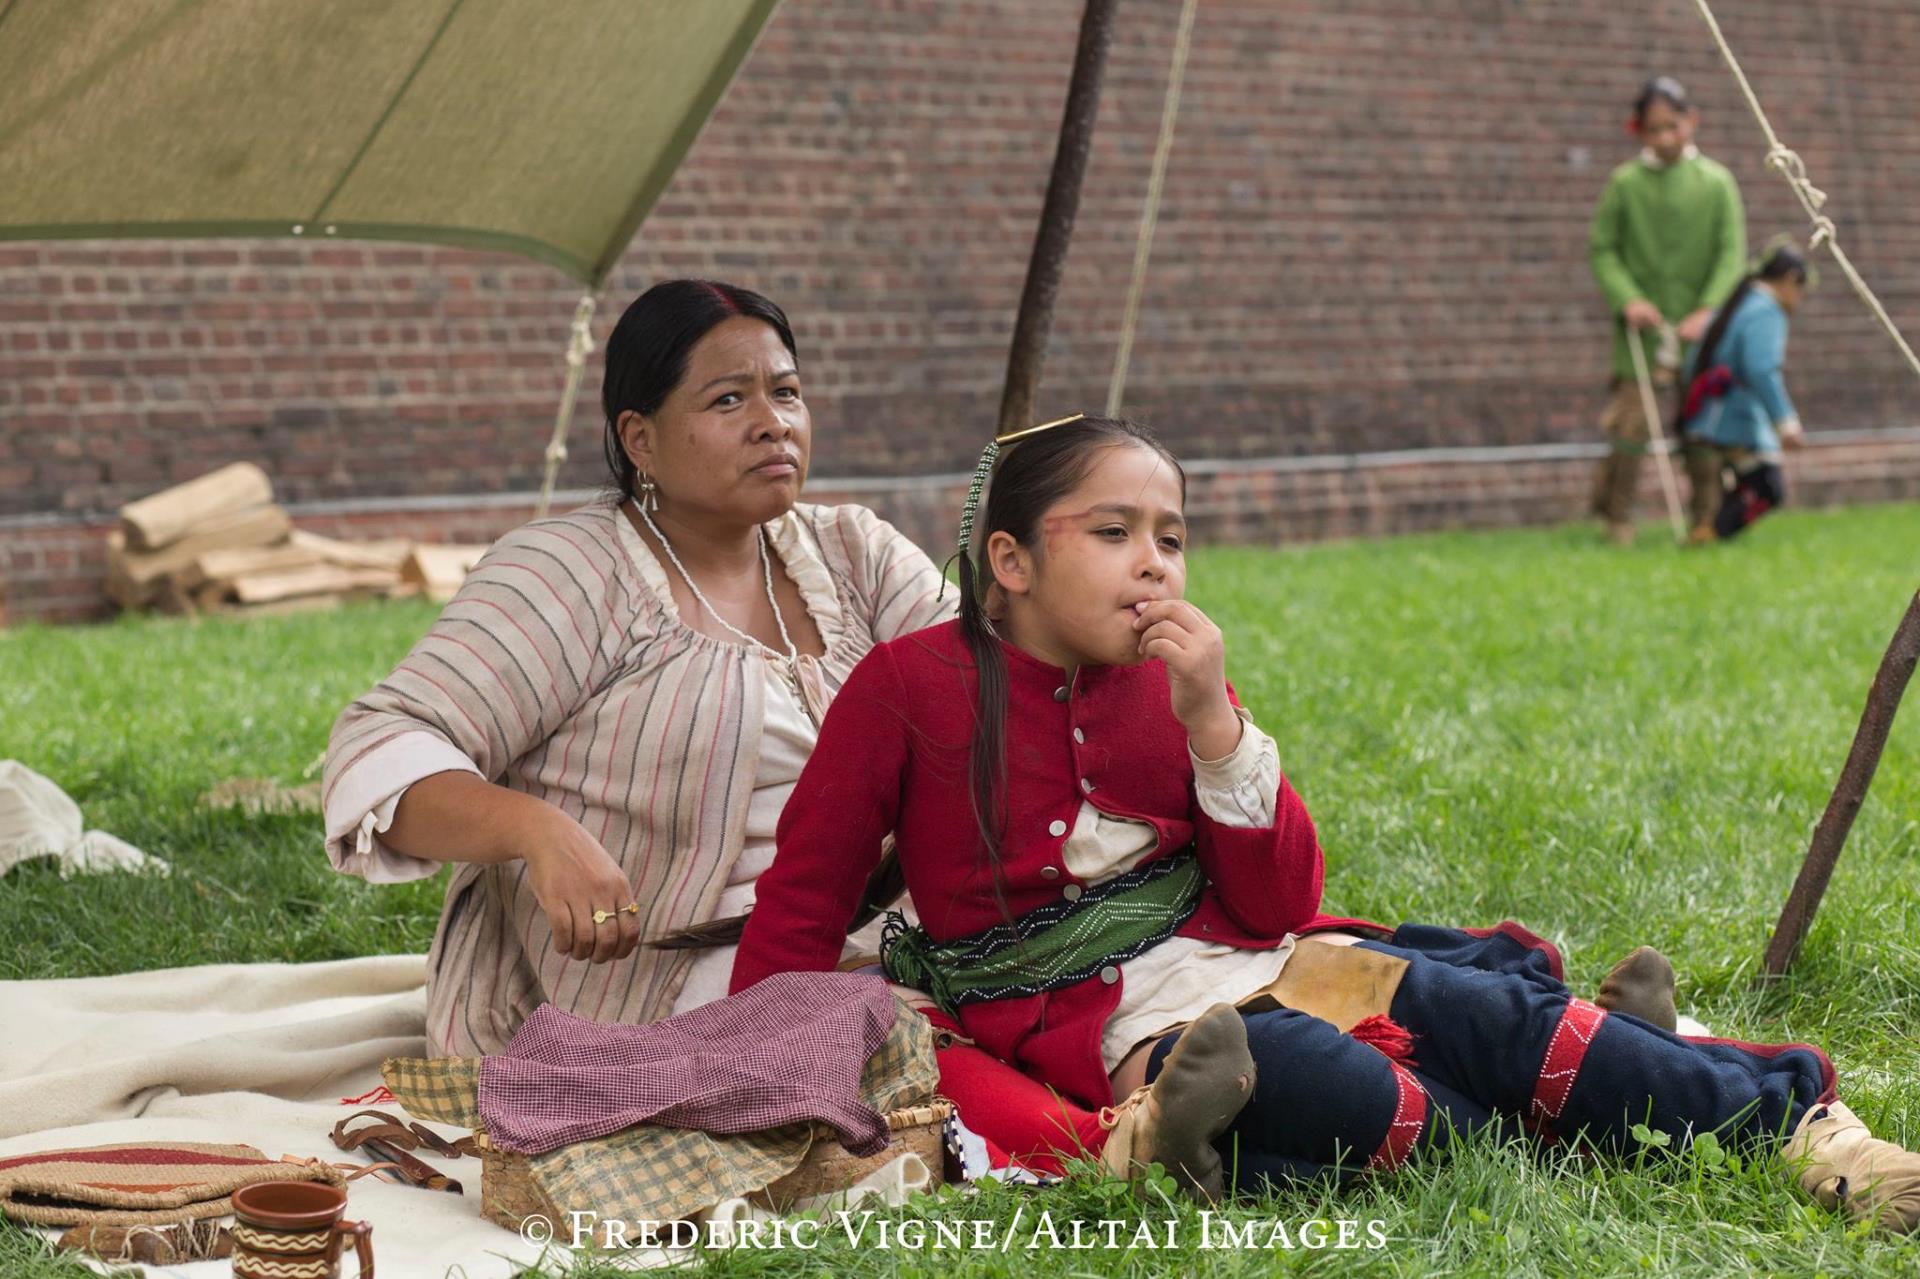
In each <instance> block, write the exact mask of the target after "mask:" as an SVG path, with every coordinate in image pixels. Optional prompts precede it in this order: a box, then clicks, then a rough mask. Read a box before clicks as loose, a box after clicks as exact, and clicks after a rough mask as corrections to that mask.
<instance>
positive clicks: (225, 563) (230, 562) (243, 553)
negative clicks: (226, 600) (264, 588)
mask: <svg viewBox="0 0 1920 1279" xmlns="http://www.w3.org/2000/svg"><path fill="white" fill-rule="evenodd" d="M326 562H327V561H326V560H324V559H322V558H321V557H320V555H319V554H317V553H316V552H314V551H311V550H309V549H307V548H306V547H304V546H300V545H297V544H295V543H293V542H276V543H274V544H273V545H271V546H231V547H227V548H225V549H223V550H218V551H208V552H207V553H206V554H205V555H201V556H198V557H197V558H195V559H194V561H193V562H192V563H191V564H188V565H187V566H186V567H185V568H183V569H181V570H180V571H179V572H178V573H176V574H174V577H175V578H176V579H177V580H178V581H179V583H180V585H181V586H183V587H185V588H186V589H187V590H189V591H195V592H197V591H199V589H200V588H201V587H203V586H207V585H219V584H224V583H227V582H231V581H233V580H234V579H235V578H237V577H248V576H251V575H253V574H255V573H275V572H284V571H285V570H287V569H294V568H308V567H311V566H312V565H315V564H324V563H326Z"/></svg>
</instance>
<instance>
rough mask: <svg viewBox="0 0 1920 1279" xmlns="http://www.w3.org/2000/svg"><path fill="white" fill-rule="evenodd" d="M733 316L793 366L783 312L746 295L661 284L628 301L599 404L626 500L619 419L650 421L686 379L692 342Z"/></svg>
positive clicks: (735, 289) (628, 475) (627, 478)
mask: <svg viewBox="0 0 1920 1279" xmlns="http://www.w3.org/2000/svg"><path fill="white" fill-rule="evenodd" d="M736 315H746V316H751V317H752V318H754V319H756V320H765V321H766V322H767V323H768V324H770V325H772V326H773V331H774V332H775V333H778V334H779V335H780V342H781V345H783V346H785V347H786V348H787V353H788V354H789V355H791V356H793V358H794V360H795V362H796V363H797V362H798V361H799V359H800V353H799V352H798V351H796V350H795V349H794V345H793V329H792V327H791V326H790V325H789V324H788V323H787V313H786V312H785V311H782V310H781V309H780V308H779V307H778V306H777V305H775V304H774V303H773V302H772V301H771V300H770V299H768V298H764V297H762V296H761V295H760V294H758V293H755V292H754V291H753V290H752V289H743V288H740V287H739V286H738V285H734V284H722V283H721V282H719V281H718V280H667V281H664V282H663V283H660V284H656V285H654V286H653V287H652V288H650V289H648V290H647V291H646V292H645V293H642V294H641V295H640V296H639V297H637V298H635V299H634V302H633V305H632V306H629V307H628V308H627V309H626V312H625V314H623V315H622V316H621V317H620V322H619V323H618V324H616V325H614V326H613V335H612V336H611V337H609V338H608V339H607V373H606V378H605V380H604V381H602V382H601V384H600V404H601V407H602V408H603V409H605V411H606V415H607V434H606V452H607V466H608V468H609V469H611V470H612V472H613V483H614V485H615V487H617V488H618V489H619V490H620V495H621V496H622V497H625V496H626V495H628V494H630V493H632V492H633V479H634V465H633V459H631V458H629V457H628V456H627V450H626V449H625V448H623V447H621V444H620V415H621V414H622V413H625V412H626V411H627V410H629V409H631V410H633V411H634V412H636V413H640V414H643V415H648V416H651V415H652V414H654V413H656V412H658V411H659V409H660V405H661V403H662V401H664V400H665V399H666V398H667V396H668V395H669V394H670V393H672V391H673V388H674V387H676V386H678V385H680V379H681V378H683V377H685V376H686V374H687V354H688V352H690V351H692V350H693V347H694V343H696V342H698V341H699V340H700V339H701V338H703V337H705V336H706V335H707V334H708V333H709V332H710V331H711V330H712V329H713V328H714V327H715V326H717V325H719V324H720V323H721V322H722V321H725V320H730V319H732V318H733V317H734V316H736Z"/></svg>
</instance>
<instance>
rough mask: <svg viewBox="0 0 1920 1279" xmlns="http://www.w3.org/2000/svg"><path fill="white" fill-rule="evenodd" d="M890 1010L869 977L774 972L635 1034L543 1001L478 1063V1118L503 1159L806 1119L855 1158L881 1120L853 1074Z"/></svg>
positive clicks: (871, 1142) (869, 1149)
mask: <svg viewBox="0 0 1920 1279" xmlns="http://www.w3.org/2000/svg"><path fill="white" fill-rule="evenodd" d="M897 1007H898V1005H897V1004H896V1003H895V1001H894V998H893V995H892V993H891V992H889V991H888V989H887V983H886V982H884V981H882V980H881V979H880V978H878V977H870V976H855V975H854V974H851V973H776V974H775V975H773V976H771V977H769V978H767V979H766V980H765V981H762V982H759V983H757V984H756V985H754V986H751V987H749V988H748V989H746V990H743V991H741V992H740V993H739V994H737V995H733V996H730V997H728V998H726V999H721V1000H717V1001H715V1002H714V1003H711V1004H706V1005H704V1006H702V1007H700V1008H696V1009H694V1010H693V1011H691V1012H686V1013H682V1014H680V1015H679V1016H678V1017H670V1018H668V1019H667V1020H665V1021H656V1022H650V1023H648V1024H647V1025H644V1026H602V1025H599V1024H598V1023H595V1022H590V1021H586V1020H584V1019H582V1018H579V1017H575V1016H573V1015H572V1014H570V1013H566V1012H562V1011H561V1010H560V1009H558V1008H555V1007H554V1006H553V1005H552V1004H542V1005H541V1006H540V1007H539V1008H538V1009H536V1010H535V1011H534V1014H533V1016H531V1017H529V1018H527V1020H526V1021H525V1022H524V1023H523V1024H522V1025H521V1027H520V1030H519V1032H518V1033H516V1034H515V1035H514V1037H513V1042H512V1043H511V1044H509V1045H508V1046H507V1053H506V1056H504V1057H487V1058H484V1059H482V1061H481V1063H480V1116H481V1119H482V1120H483V1121H484V1123H485V1124H486V1130H487V1137H488V1140H490V1141H491V1142H492V1143H493V1144H494V1145H496V1146H498V1147H500V1148H501V1149H502V1150H508V1151H512V1152H513V1153H515V1154H523V1155H540V1154H545V1153H546V1152H547V1151H549V1150H554V1149H557V1148H559V1147H561V1146H565V1145H570V1144H572V1143H573V1142H576V1141H586V1140H590V1139H591V1138H594V1137H605V1136H607V1135H609V1134H611V1133H616V1132H619V1131H620V1130H621V1129H623V1128H630V1127H632V1126H633V1125H634V1124H642V1123H647V1124H661V1125H665V1126H668V1127H673V1128H698V1129H701V1130H703V1131H705V1132H714V1133H742V1132H758V1131H760V1130H761V1129H766V1128H779V1127H783V1126H784V1125H787V1124H792V1123H799V1122H802V1121H806V1120H819V1121H821V1122H824V1123H827V1124H829V1125H831V1126H832V1127H833V1129H834V1131H835V1132H836V1133H837V1134H838V1135H839V1137H840V1144H841V1145H843V1146H845V1147H846V1148H847V1151H848V1153H850V1154H854V1155H871V1154H877V1153H878V1152H879V1151H881V1150H883V1149H885V1147H886V1144H887V1123H886V1120H885V1119H883V1118H882V1117H881V1116H880V1114H879V1112H877V1111H875V1110H874V1109H873V1108H872V1107H871V1106H868V1105H867V1104H866V1103H864V1102H862V1101H861V1100H860V1072H861V1069H862V1068H863V1067H864V1066H865V1065H866V1062H867V1058H869V1057H871V1056H872V1055H873V1054H874V1053H875V1052H876V1051H877V1050H878V1049H879V1048H880V1045H881V1044H882V1043H884V1042H885V1041H886V1038H887V1032H888V1031H889V1030H891V1029H892V1028H893V1019H894V1014H895V1010H896V1009H897Z"/></svg>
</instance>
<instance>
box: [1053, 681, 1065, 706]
mask: <svg viewBox="0 0 1920 1279" xmlns="http://www.w3.org/2000/svg"><path fill="white" fill-rule="evenodd" d="M1053 700H1054V701H1056V702H1064V701H1066V700H1067V686H1066V685H1065V684H1062V685H1061V686H1060V687H1059V688H1056V689H1054V690H1053Z"/></svg>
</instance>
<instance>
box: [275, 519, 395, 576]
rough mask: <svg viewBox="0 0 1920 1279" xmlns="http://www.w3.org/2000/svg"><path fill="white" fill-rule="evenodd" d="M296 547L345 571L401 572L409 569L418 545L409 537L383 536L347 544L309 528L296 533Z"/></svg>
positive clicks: (294, 539) (294, 538)
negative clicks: (415, 547) (411, 557)
mask: <svg viewBox="0 0 1920 1279" xmlns="http://www.w3.org/2000/svg"><path fill="white" fill-rule="evenodd" d="M293 544H294V545H295V546H302V547H305V548H306V549H308V550H310V551H312V552H313V553H314V554H315V555H317V556H319V557H320V558H321V559H323V560H325V561H326V562H327V563H329V564H338V565H340V566H341V567H343V568H384V569H391V570H393V571H394V572H396V573H398V572H399V571H400V570H401V569H402V568H404V567H405V566H406V563H407V556H408V555H410V554H412V552H413V547H414V542H413V539H412V538H407V537H383V538H376V539H374V540H373V541H370V542H343V541H341V540H340V539H338V538H333V537H322V536H321V535H320V534H318V533H309V532H307V531H306V530H305V529H298V528H297V529H295V530H293Z"/></svg>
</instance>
